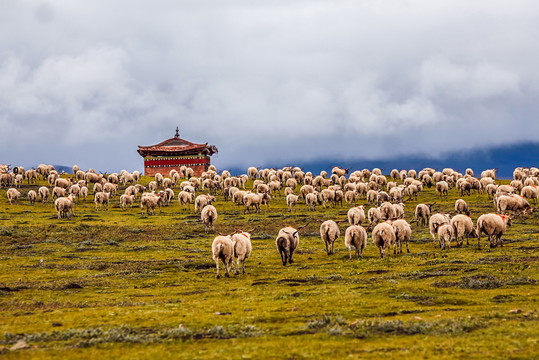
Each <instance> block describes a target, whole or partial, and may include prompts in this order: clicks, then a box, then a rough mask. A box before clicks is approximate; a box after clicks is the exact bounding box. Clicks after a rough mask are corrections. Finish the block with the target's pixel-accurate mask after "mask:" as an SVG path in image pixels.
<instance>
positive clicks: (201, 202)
mask: <svg viewBox="0 0 539 360" xmlns="http://www.w3.org/2000/svg"><path fill="white" fill-rule="evenodd" d="M213 201H215V197H214V196H212V195H210V194H203V195H198V196H197V197H196V199H195V212H198V213H200V212H201V211H202V209H203V208H204V206H206V205H211V204H212V202H213Z"/></svg>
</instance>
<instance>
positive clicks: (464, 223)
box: [451, 214, 477, 246]
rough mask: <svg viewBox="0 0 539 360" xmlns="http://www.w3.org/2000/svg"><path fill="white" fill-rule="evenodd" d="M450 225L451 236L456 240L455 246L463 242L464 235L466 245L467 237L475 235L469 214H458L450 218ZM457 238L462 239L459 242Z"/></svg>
mask: <svg viewBox="0 0 539 360" xmlns="http://www.w3.org/2000/svg"><path fill="white" fill-rule="evenodd" d="M451 226H452V227H453V236H454V237H455V240H456V241H457V246H462V243H464V236H466V245H469V242H468V238H469V237H476V236H477V233H476V230H475V227H474V226H473V222H472V219H470V217H469V216H467V215H463V214H458V215H455V216H454V217H453V218H452V219H451ZM459 239H462V240H461V241H460V242H459Z"/></svg>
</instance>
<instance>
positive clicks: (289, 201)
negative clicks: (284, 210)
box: [286, 194, 299, 211]
mask: <svg viewBox="0 0 539 360" xmlns="http://www.w3.org/2000/svg"><path fill="white" fill-rule="evenodd" d="M298 199H299V196H297V195H294V194H290V195H288V196H287V197H286V205H288V211H292V208H294V211H296V204H297V203H298Z"/></svg>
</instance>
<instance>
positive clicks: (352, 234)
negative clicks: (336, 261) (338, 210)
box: [344, 225, 367, 260]
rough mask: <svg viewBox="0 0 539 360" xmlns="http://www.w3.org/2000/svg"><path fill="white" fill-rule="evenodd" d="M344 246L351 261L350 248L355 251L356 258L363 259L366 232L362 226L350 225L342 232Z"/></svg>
mask: <svg viewBox="0 0 539 360" xmlns="http://www.w3.org/2000/svg"><path fill="white" fill-rule="evenodd" d="M344 246H346V248H348V258H349V259H350V260H352V246H353V247H354V248H355V249H356V256H357V258H358V259H359V257H360V256H361V257H363V250H365V247H366V246H367V231H366V230H365V228H363V226H360V225H351V226H349V227H348V228H347V229H346V231H345V232H344Z"/></svg>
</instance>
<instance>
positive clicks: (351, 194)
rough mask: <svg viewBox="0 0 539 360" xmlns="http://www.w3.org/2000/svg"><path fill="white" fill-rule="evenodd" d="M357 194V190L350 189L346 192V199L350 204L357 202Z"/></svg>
mask: <svg viewBox="0 0 539 360" xmlns="http://www.w3.org/2000/svg"><path fill="white" fill-rule="evenodd" d="M356 195H357V193H356V191H355V190H348V191H347V192H345V193H344V200H345V201H346V202H347V203H348V204H350V205H352V204H355V203H356Z"/></svg>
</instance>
